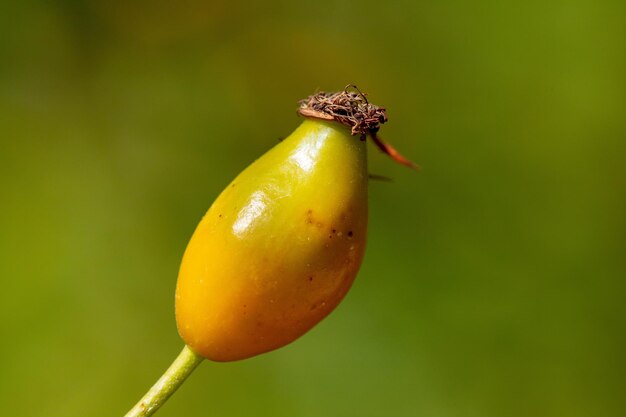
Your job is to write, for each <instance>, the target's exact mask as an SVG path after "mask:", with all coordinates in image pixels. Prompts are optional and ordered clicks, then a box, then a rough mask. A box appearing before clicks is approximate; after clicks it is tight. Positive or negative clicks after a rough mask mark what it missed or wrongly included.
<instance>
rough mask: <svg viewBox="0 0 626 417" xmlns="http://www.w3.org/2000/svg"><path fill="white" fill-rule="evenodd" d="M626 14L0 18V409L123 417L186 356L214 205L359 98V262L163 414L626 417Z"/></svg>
mask: <svg viewBox="0 0 626 417" xmlns="http://www.w3.org/2000/svg"><path fill="white" fill-rule="evenodd" d="M625 42H626V4H625V3H624V2H623V1H613V2H611V1H598V0H595V1H592V0H569V1H555V2H545V1H533V0H531V1H526V2H518V3H516V4H510V3H508V2H500V1H488V0H484V1H475V2H462V1H448V2H441V1H434V0H433V1H398V2H380V1H345V2H327V1H323V0H322V1H315V2H293V1H291V2H289V1H264V2H259V3H254V2H237V1H208V2H207V1H200V0H185V1H178V2H166V1H139V2H126V1H120V0H114V1H104V0H91V1H84V2H81V1H38V0H25V1H21V2H17V1H8V2H7V1H5V2H2V4H1V5H0V279H1V280H2V287H1V288H2V289H1V291H0V297H1V299H2V302H1V303H0V315H1V317H2V319H1V320H0V334H1V335H2V339H1V342H0V414H2V415H5V416H9V415H15V416H47V417H62V416H63V417H64V416H115V415H123V414H124V413H125V412H126V411H127V409H128V408H130V406H131V405H133V404H134V403H135V402H136V400H138V399H139V397H140V396H141V395H142V394H143V393H144V392H145V390H146V389H147V388H148V387H149V386H150V385H151V384H152V383H153V382H154V381H155V380H156V378H157V377H158V376H159V375H160V374H161V372H162V371H163V370H164V369H165V368H166V367H167V366H168V365H169V363H170V362H171V360H172V359H173V358H174V357H175V355H176V354H177V353H178V351H179V350H180V348H181V346H182V344H181V341H180V339H179V338H178V335H177V333H176V328H175V322H174V314H173V303H174V299H173V294H174V287H175V280H176V275H177V269H178V265H179V261H180V258H181V255H182V253H183V250H184V248H185V245H186V242H187V240H188V238H189V237H190V235H191V233H192V232H193V230H194V228H195V226H196V224H197V222H198V221H199V220H200V218H201V217H202V215H203V213H204V211H205V210H206V209H207V208H208V207H209V205H210V204H211V202H212V201H213V199H214V198H215V197H216V196H217V194H218V193H219V192H220V190H221V189H222V188H223V187H224V186H225V185H226V184H228V182H230V180H231V179H232V178H233V177H234V176H235V175H236V174H237V173H238V172H239V171H240V170H242V169H243V168H244V167H245V166H247V165H248V164H249V163H250V162H251V161H253V160H254V159H255V158H256V157H258V156H259V155H261V154H262V153H263V152H264V151H265V150H267V149H268V148H270V147H271V146H273V145H274V144H275V143H277V141H278V140H279V138H282V137H285V136H286V135H288V134H289V133H290V132H291V131H292V130H293V129H294V128H295V127H296V126H297V125H298V123H299V122H300V120H299V119H298V117H297V116H296V114H295V105H296V101H297V100H298V99H300V98H303V97H305V96H307V95H308V94H310V93H312V92H313V91H314V90H316V89H317V88H319V89H323V90H338V89H341V88H343V87H344V86H345V85H346V84H348V83H356V84H357V85H358V86H360V87H361V88H362V89H363V90H365V91H367V92H369V94H370V95H369V97H370V99H371V100H372V101H373V102H375V103H379V104H381V105H384V106H385V107H387V108H388V111H389V116H390V122H389V123H388V125H386V126H384V128H383V130H382V136H383V137H384V138H386V139H387V140H389V141H390V142H391V143H393V144H394V145H395V146H396V147H397V148H398V149H400V150H401V151H403V152H404V153H405V154H406V155H407V156H409V157H411V158H412V159H414V160H416V161H417V162H418V163H420V164H421V165H422V167H423V170H422V171H421V172H420V173H415V172H411V171H409V170H407V169H405V168H403V167H401V166H398V165H395V164H393V163H391V162H390V160H388V158H386V157H385V156H384V155H381V154H380V153H379V152H377V151H376V150H375V149H374V148H370V149H371V152H370V164H371V168H370V169H371V172H372V173H375V174H381V175H386V176H389V177H392V178H393V180H394V181H393V182H392V183H385V182H372V183H371V187H370V206H371V218H370V236H369V246H368V252H367V255H366V260H365V262H364V264H363V267H362V270H361V273H360V275H359V277H358V279H357V281H356V283H355V285H354V287H353V290H352V291H351V292H350V294H349V295H348V297H347V298H346V300H345V302H344V303H343V304H342V305H341V306H340V307H339V309H338V310H337V311H335V312H334V313H333V314H332V315H331V316H330V317H329V318H328V319H327V320H325V321H324V322H323V323H321V324H320V325H319V326H318V327H316V328H315V329H314V330H313V331H311V332H310V333H309V334H307V335H306V336H305V337H303V338H302V339H300V340H299V341H297V342H296V343H294V344H292V345H290V346H288V347H286V348H284V349H281V350H279V351H276V352H273V353H270V354H266V355H263V356H260V357H257V358H253V359H250V360H246V361H242V362H237V363H230V364H215V363H205V364H203V365H202V366H201V367H200V368H199V369H198V370H197V371H196V372H195V373H194V374H193V375H192V376H191V378H190V380H189V381H188V382H187V383H186V384H185V386H183V387H182V389H181V390H180V391H179V392H178V393H177V394H176V395H175V396H174V397H173V399H172V400H170V402H169V403H168V404H166V405H165V407H164V408H163V409H162V410H161V411H160V412H159V414H158V415H160V416H162V417H166V416H183V415H184V416H224V417H235V416H273V417H280V416H285V417H321V416H324V417H344V416H360V417H369V416H372V417H375V416H429V417H430V416H442V417H445V416H459V417H461V416H463V417H468V416H470V417H471V416H494V417H496V416H497V417H501V416H534V417H541V416H568V417H577V416H594V417H597V416H623V415H625V413H626V395H624V392H626V381H625V375H626V366H625V359H624V353H625V352H626V326H625V321H626V311H625V304H626V303H625V295H626V292H625V290H626V288H625V287H626V286H625V285H624V281H625V279H626V256H625V255H626V221H625V220H626V169H625V168H626V83H625V79H626V48H625Z"/></svg>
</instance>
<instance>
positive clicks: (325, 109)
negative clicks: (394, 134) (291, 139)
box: [298, 85, 387, 135]
mask: <svg viewBox="0 0 626 417" xmlns="http://www.w3.org/2000/svg"><path fill="white" fill-rule="evenodd" d="M349 87H354V86H352V85H350V86H348V87H346V88H345V89H344V90H343V91H338V92H336V93H326V92H323V91H322V92H319V93H315V94H313V95H312V96H309V97H307V98H306V99H304V100H301V101H300V108H299V109H298V113H300V114H301V115H302V116H305V117H313V118H316V119H322V120H335V121H337V122H339V123H341V124H344V125H346V126H348V127H349V128H350V129H351V131H352V134H353V135H366V134H369V133H372V132H377V131H378V129H379V127H380V125H381V124H383V123H385V122H386V121H387V113H386V111H385V109H384V108H382V107H378V106H376V105H374V104H371V103H369V102H368V101H367V98H365V94H363V93H361V92H360V91H359V90H358V89H356V87H354V88H355V89H356V90H357V92H352V91H348V88H349Z"/></svg>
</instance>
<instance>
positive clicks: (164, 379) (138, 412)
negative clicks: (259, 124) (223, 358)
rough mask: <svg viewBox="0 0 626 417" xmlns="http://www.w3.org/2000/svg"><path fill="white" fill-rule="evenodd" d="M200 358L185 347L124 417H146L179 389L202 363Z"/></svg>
mask: <svg viewBox="0 0 626 417" xmlns="http://www.w3.org/2000/svg"><path fill="white" fill-rule="evenodd" d="M202 359H203V358H202V357H201V356H199V355H197V354H195V353H194V352H193V351H192V350H191V349H189V347H188V346H185V347H184V348H183V350H182V352H180V354H179V355H178V357H177V358H176V360H175V361H174V363H172V365H170V367H169V368H168V369H167V371H165V373H164V374H163V376H161V378H159V380H158V381H157V382H156V384H154V385H153V386H152V388H150V391H148V392H147V393H146V395H144V396H143V398H142V399H141V400H139V402H138V403H137V404H136V405H135V406H134V407H133V408H132V409H131V410H130V411H129V412H128V413H127V414H126V416H125V417H147V416H151V415H152V414H154V413H155V412H156V411H157V410H158V409H159V407H161V406H162V405H163V404H164V403H165V401H167V399H168V398H169V397H170V396H171V395H172V394H173V393H174V392H175V391H176V390H177V389H178V387H180V386H181V385H182V384H183V382H185V380H186V379H187V377H188V376H189V375H191V373H192V372H193V370H194V369H196V367H197V366H198V365H199V364H200V362H202Z"/></svg>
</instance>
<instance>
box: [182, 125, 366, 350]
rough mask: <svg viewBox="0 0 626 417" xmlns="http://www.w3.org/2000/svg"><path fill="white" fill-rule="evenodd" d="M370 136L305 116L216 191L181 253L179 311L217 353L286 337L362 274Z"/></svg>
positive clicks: (189, 333) (187, 327)
mask: <svg viewBox="0 0 626 417" xmlns="http://www.w3.org/2000/svg"><path fill="white" fill-rule="evenodd" d="M367 181H368V174H367V159H366V147H365V142H364V141H361V140H359V138H358V137H354V136H351V134H350V130H349V128H347V127H346V126H343V125H341V124H339V123H336V122H330V121H322V120H305V121H304V122H303V123H302V124H301V125H300V127H298V128H297V129H296V130H295V131H294V132H293V133H292V134H291V135H290V136H289V137H288V138H286V139H285V140H284V141H282V142H281V143H279V144H278V145H277V146H275V147H274V148H273V149H271V150H270V151H269V152H267V153H266V154H265V155H263V156H262V157H261V158H259V159H258V160H257V161H256V162H254V163H253V164H252V165H250V166H249V167H248V168H247V169H246V170H244V171H243V172H242V173H241V174H240V175H239V176H238V177H237V178H235V180H234V181H233V182H232V183H231V184H230V185H229V186H228V187H226V189H225V190H224V191H223V192H222V193H221V194H220V196H219V197H218V198H217V200H215V202H214V203H213V205H212V206H211V208H210V209H209V211H208V212H207V213H206V215H205V216H204V218H203V219H202V221H201V222H200V224H199V225H198V228H197V229H196V231H195V233H194V235H193V237H192V238H191V241H190V242H189V245H188V246H187V250H186V252H185V255H184V257H183V261H182V264H181V268H180V273H179V277H178V285H177V289H176V319H177V324H178V331H179V333H180V335H181V336H182V338H183V340H184V341H185V342H186V343H187V345H189V347H191V349H193V350H194V351H195V352H197V353H198V354H200V355H202V356H204V357H206V358H208V359H212V360H216V361H232V360H238V359H244V358H247V357H250V356H254V355H258V354H260V353H263V352H267V351H270V350H273V349H276V348H279V347H281V346H284V345H286V344H287V343H290V342H291V341H293V340H295V339H296V338H298V337H300V336H301V335H303V334H304V333H306V332H307V331H308V330H309V329H310V328H311V327H313V326H314V325H315V324H317V323H318V322H319V321H320V320H321V319H323V318H324V317H325V316H326V315H328V314H329V313H330V312H331V311H332V310H333V309H334V308H335V307H336V306H337V304H338V303H339V302H340V301H341V299H342V298H343V297H344V296H345V294H346V292H347V291H348V289H349V288H350V286H351V284H352V281H353V280H354V277H355V276H356V274H357V271H358V269H359V266H360V264H361V260H362V258H363V252H364V250H365V241H366V233H367Z"/></svg>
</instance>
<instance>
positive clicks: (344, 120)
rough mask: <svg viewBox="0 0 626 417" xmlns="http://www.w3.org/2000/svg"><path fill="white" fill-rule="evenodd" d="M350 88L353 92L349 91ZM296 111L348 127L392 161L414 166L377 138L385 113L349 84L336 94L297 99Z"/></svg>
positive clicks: (314, 95)
mask: <svg viewBox="0 0 626 417" xmlns="http://www.w3.org/2000/svg"><path fill="white" fill-rule="evenodd" d="M350 89H353V90H355V91H349V90H350ZM298 113H299V114H301V115H302V116H304V117H310V118H314V119H321V120H334V121H336V122H339V123H341V124H343V125H346V126H348V127H349V128H350V130H351V132H352V135H360V138H361V139H362V140H365V138H366V136H368V135H369V136H370V137H371V138H372V140H373V141H374V144H376V146H378V148H379V149H380V150H381V151H382V152H384V153H386V154H387V155H389V156H390V157H391V158H392V159H393V160H394V161H396V162H398V163H399V164H402V165H406V166H408V167H411V168H414V169H417V168H418V166H417V165H415V164H414V163H413V162H411V161H410V160H408V159H406V158H405V157H404V156H402V155H401V154H400V153H399V152H398V151H397V150H395V149H394V148H393V147H392V146H391V145H389V144H388V143H386V142H383V141H382V140H381V139H380V138H379V137H378V135H377V133H378V129H380V125H381V124H383V123H385V122H386V121H387V112H386V111H385V109H384V108H383V107H378V106H376V105H374V104H372V103H370V102H369V101H368V100H367V98H366V97H365V94H364V93H362V92H361V91H360V90H359V89H358V88H357V87H356V86H355V85H352V84H350V85H348V86H347V87H346V88H345V89H344V90H343V91H338V92H336V93H327V92H318V93H315V94H313V95H311V96H309V97H307V98H306V99H304V100H301V101H300V107H299V108H298Z"/></svg>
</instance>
